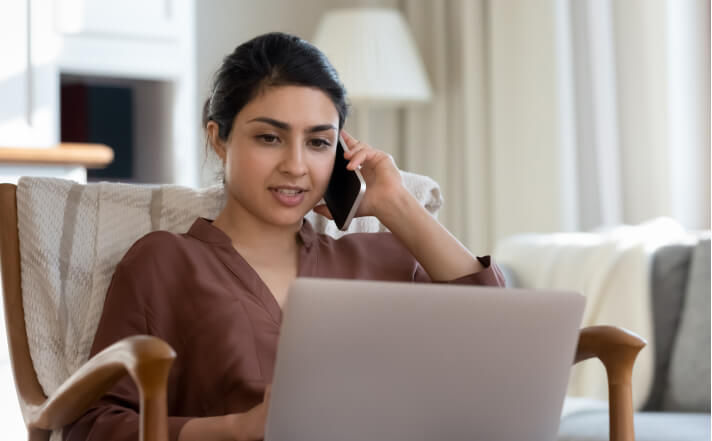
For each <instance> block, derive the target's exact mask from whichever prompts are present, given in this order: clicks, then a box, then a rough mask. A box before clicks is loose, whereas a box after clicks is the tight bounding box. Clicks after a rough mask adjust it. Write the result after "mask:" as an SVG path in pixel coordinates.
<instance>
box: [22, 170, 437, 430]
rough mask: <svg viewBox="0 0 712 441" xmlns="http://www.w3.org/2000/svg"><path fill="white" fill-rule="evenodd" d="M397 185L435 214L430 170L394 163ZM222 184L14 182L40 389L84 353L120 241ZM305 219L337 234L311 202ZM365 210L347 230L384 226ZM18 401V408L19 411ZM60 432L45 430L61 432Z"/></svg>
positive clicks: (180, 226)
mask: <svg viewBox="0 0 712 441" xmlns="http://www.w3.org/2000/svg"><path fill="white" fill-rule="evenodd" d="M402 175H403V180H404V184H405V185H406V188H408V190H409V191H410V192H411V193H412V194H414V196H415V197H416V198H417V199H418V201H419V202H420V203H421V204H422V205H423V206H425V207H426V209H428V211H429V212H430V213H431V214H433V215H436V214H437V211H438V209H439V208H440V205H441V204H442V199H441V196H440V188H439V186H438V184H437V183H436V182H435V181H433V180H432V179H430V178H428V177H425V176H420V175H416V174H412V173H407V172H402ZM224 201H225V196H224V193H223V188H222V186H221V185H218V186H213V187H210V188H205V189H201V190H194V189H190V188H186V187H180V186H175V185H163V186H146V185H130V184H114V183H105V182H102V183H98V184H86V185H81V184H77V183H75V182H72V181H68V180H62V179H55V178H30V177H23V178H21V179H20V180H19V182H18V188H17V203H18V225H19V236H20V255H21V266H22V274H21V282H22V291H23V306H24V309H25V324H26V327H27V337H28V341H29V343H30V345H29V346H30V355H31V357H32V362H33V365H34V368H35V371H36V372H37V378H38V380H39V383H40V385H41V386H42V389H43V390H44V392H45V394H47V395H49V394H51V393H52V392H54V391H55V390H56V389H57V388H58V387H59V386H60V385H61V384H62V382H63V381H64V380H65V379H66V378H68V377H69V376H70V375H71V374H72V373H73V372H74V371H75V370H76V369H78V368H79V367H80V366H81V365H82V364H83V363H84V362H85V361H86V360H87V359H88V356H89V351H90V349H91V345H92V342H93V339H94V334H95V332H96V328H97V326H98V323H99V319H100V316H101V311H102V309H103V305H104V298H105V295H106V291H107V289H108V287H109V283H110V282H111V278H112V276H113V273H114V268H115V267H116V264H117V263H118V262H119V260H121V258H122V257H123V255H124V254H125V253H126V251H127V250H128V248H129V247H130V246H131V245H132V244H133V243H134V242H135V241H136V240H137V239H139V238H141V237H142V236H144V235H145V234H147V233H149V232H151V231H153V230H159V229H160V230H168V231H172V232H178V233H182V232H185V231H187V230H188V229H189V228H190V226H191V224H192V223H193V221H194V220H195V219H196V218H197V217H198V216H202V217H206V218H214V217H215V216H216V215H217V214H218V213H219V211H220V210H221V208H222V207H223V206H224ZM307 218H308V219H309V220H310V222H311V223H312V224H313V225H314V229H315V230H316V231H319V232H325V233H327V234H331V235H333V236H339V235H341V234H344V233H343V232H341V231H339V230H338V229H337V228H336V226H335V225H334V224H333V222H330V221H328V220H327V219H326V218H323V217H322V216H319V215H317V214H315V213H313V212H310V213H309V214H308V215H307ZM383 230H385V228H384V227H383V225H381V224H380V223H379V222H378V220H377V219H376V218H374V217H371V218H359V219H356V220H355V221H354V222H352V224H351V226H350V227H349V230H348V232H349V233H351V232H357V231H358V232H361V231H367V232H370V231H383ZM24 412H25V409H23V413H24ZM60 433H61V432H59V431H57V432H56V433H54V434H53V436H52V439H53V440H55V439H61V438H60V435H59V434H60Z"/></svg>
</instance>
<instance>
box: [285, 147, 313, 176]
mask: <svg viewBox="0 0 712 441" xmlns="http://www.w3.org/2000/svg"><path fill="white" fill-rule="evenodd" d="M279 171H280V172H281V173H283V174H287V175H292V176H304V175H305V174H306V173H307V164H306V162H305V158H304V149H303V148H302V147H301V143H299V142H293V143H291V144H290V145H289V146H288V147H287V148H286V149H284V156H283V157H282V162H281V163H280V164H279Z"/></svg>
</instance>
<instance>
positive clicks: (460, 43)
mask: <svg viewBox="0 0 712 441" xmlns="http://www.w3.org/2000/svg"><path fill="white" fill-rule="evenodd" d="M399 7H400V8H401V10H402V11H403V13H404V16H405V17H406V20H407V21H408V22H409V24H410V26H411V30H412V32H413V34H414V36H415V39H416V41H417V44H418V47H419V50H420V52H421V56H422V57H423V60H424V62H425V65H426V68H427V70H428V74H429V76H430V80H431V83H432V85H433V91H434V97H433V100H432V101H431V102H430V103H428V104H427V105H424V106H421V107H415V108H408V109H405V110H402V111H400V116H398V117H393V116H392V115H391V116H390V118H391V120H389V119H388V118H378V119H380V120H382V121H381V122H383V121H388V124H390V127H399V128H400V131H399V132H398V133H397V134H396V135H393V136H392V138H391V139H389V142H392V143H394V144H395V145H396V147H394V148H393V150H394V156H395V157H396V159H397V160H398V162H399V165H400V166H401V167H403V168H405V169H407V170H410V171H414V172H417V173H423V174H427V175H429V176H432V177H433V178H435V179H436V180H437V181H438V182H439V183H440V184H441V185H442V187H443V193H444V195H445V205H444V207H443V211H442V212H441V213H442V214H441V221H442V222H443V223H444V224H445V225H446V226H447V227H448V228H449V229H450V230H451V231H452V232H453V233H454V234H455V235H456V236H457V237H458V238H459V239H460V240H462V241H463V243H465V244H466V245H467V246H468V247H469V248H470V249H472V250H473V251H476V252H482V251H491V249H492V248H493V247H494V244H495V243H496V241H497V240H499V239H501V238H502V237H505V236H508V235H511V234H515V233H520V232H532V231H533V232H551V231H579V230H589V229H592V228H596V227H599V226H605V225H615V224H620V223H639V222H642V221H644V220H647V219H650V218H654V217H657V216H670V217H673V218H675V219H676V220H678V221H679V222H680V223H682V225H683V226H685V227H687V228H691V229H702V228H709V225H710V186H709V183H710V166H709V163H710V127H709V121H710V104H709V96H710V89H709V76H710V70H709V62H710V58H709V56H710V46H709V44H710V40H709V32H710V28H709V0H630V1H626V2H616V1H613V0H540V1H536V2H533V1H531V0H496V1H494V0H401V1H400V3H399ZM394 114H395V113H394ZM372 120H373V119H372Z"/></svg>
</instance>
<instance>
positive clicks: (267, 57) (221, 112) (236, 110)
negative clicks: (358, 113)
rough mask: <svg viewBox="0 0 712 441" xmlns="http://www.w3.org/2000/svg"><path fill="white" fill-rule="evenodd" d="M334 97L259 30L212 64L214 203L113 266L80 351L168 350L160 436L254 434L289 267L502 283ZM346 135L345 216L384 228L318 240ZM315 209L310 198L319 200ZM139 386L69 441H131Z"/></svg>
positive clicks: (314, 59)
mask: <svg viewBox="0 0 712 441" xmlns="http://www.w3.org/2000/svg"><path fill="white" fill-rule="evenodd" d="M346 113H347V106H346V101H345V91H344V89H343V87H342V85H341V84H340V83H339V80H338V77H337V75H336V72H335V71H334V69H333V67H332V66H331V65H330V64H329V62H328V60H327V59H326V58H325V57H324V55H323V54H322V53H321V52H319V50H318V49H316V48H315V47H313V46H312V45H310V44H309V43H307V42H305V41H303V40H301V39H299V38H297V37H294V36H290V35H286V34H281V33H271V34H266V35H262V36H259V37H257V38H255V39H253V40H251V41H248V42H246V43H244V44H242V45H240V46H239V47H237V49H235V51H234V52H233V53H232V54H230V55H228V56H227V57H226V58H225V59H224V62H223V65H222V66H221V68H220V69H219V70H218V72H217V73H216V76H215V80H214V87H213V90H212V94H211V97H210V98H209V99H208V100H207V102H206V104H205V107H204V112H203V125H204V128H205V131H206V135H207V140H208V144H209V145H210V146H211V147H212V149H213V150H214V151H215V153H216V154H217V155H218V157H219V158H220V160H221V161H222V163H223V166H224V172H225V175H224V176H225V177H224V180H223V181H224V184H225V191H226V195H227V198H226V205H225V207H224V209H223V210H222V212H220V214H219V215H218V216H217V217H216V218H215V220H213V221H211V220H208V219H203V218H199V219H197V220H196V221H195V223H194V224H193V226H192V227H191V228H190V230H189V231H188V232H187V233H185V234H172V233H168V232H161V231H159V232H153V233H150V234H148V235H146V236H144V237H143V238H141V239H140V240H139V241H137V242H136V243H135V244H134V245H133V246H132V247H131V249H130V250H129V251H128V252H127V253H126V255H125V256H124V257H123V259H122V260H121V262H120V263H119V265H118V266H117V268H116V272H115V274H114V277H113V279H112V283H111V286H110V288H109V291H108V293H107V296H106V301H105V305H104V311H103V314H102V318H101V321H100V323H99V327H98V330H97V333H96V336H95V340H94V344H93V346H92V350H91V354H92V355H93V354H95V353H97V352H99V351H101V350H102V349H103V348H105V347H106V346H108V345H110V344H112V343H114V342H115V341H117V340H119V339H121V338H124V337H127V336H130V335H135V334H151V335H155V336H158V337H160V338H162V339H164V340H165V341H167V342H168V343H169V344H170V345H171V346H172V347H173V348H174V349H175V350H176V353H177V354H178V355H177V358H176V360H175V362H174V365H173V368H172V370H171V373H170V377H169V381H168V412H169V436H170V438H171V440H180V441H188V440H210V439H215V440H218V439H219V440H223V439H224V440H259V439H262V438H263V436H264V427H265V419H266V413H267V407H268V402H269V384H270V383H271V381H272V374H273V369H274V360H275V355H276V348H277V338H278V333H279V325H280V322H281V308H282V306H283V305H284V303H285V301H286V297H287V288H288V286H289V284H290V283H291V282H292V281H293V280H294V279H295V278H296V277H297V276H309V277H338V278H355V279H374V280H400V281H419V282H431V281H437V282H454V283H463V284H488V285H499V284H502V278H501V275H500V274H499V272H498V270H497V268H496V267H495V266H494V265H490V262H489V258H487V257H485V258H475V257H473V256H472V255H471V254H470V253H469V252H468V251H467V249H466V248H464V247H463V246H462V245H461V244H460V243H459V242H458V241H457V240H456V239H455V238H454V237H453V236H452V235H451V234H450V233H449V232H448V231H447V230H445V229H444V228H443V227H442V226H441V225H440V224H438V222H437V221H436V220H435V219H434V218H433V217H432V216H431V215H430V214H429V213H428V212H427V211H426V210H425V209H424V208H423V207H421V206H420V204H419V203H418V202H417V201H416V200H415V198H414V197H413V196H411V195H410V194H409V193H408V191H406V189H405V188H404V187H403V185H402V182H401V178H400V174H399V173H398V169H397V168H396V166H395V164H394V162H393V160H392V158H391V157H390V156H388V155H386V154H385V153H383V152H381V151H378V150H376V149H374V148H372V147H371V146H369V145H367V144H366V143H364V142H361V141H358V140H356V139H354V138H353V137H351V136H349V135H348V134H347V133H346V132H343V131H342V128H343V126H344V122H345V119H346ZM339 133H342V135H343V137H344V139H345V141H346V143H347V145H348V147H349V149H350V152H349V153H347V154H346V155H345V157H346V158H347V159H348V160H349V164H348V168H351V169H355V168H357V167H361V172H362V173H363V176H364V178H365V180H366V183H367V191H366V194H365V196H364V198H363V201H362V203H361V205H360V207H359V210H358V213H357V215H359V216H376V217H377V218H378V219H379V220H380V221H381V222H382V223H383V224H384V225H385V226H386V227H388V228H389V229H390V230H391V232H392V233H374V234H351V235H347V236H345V237H344V238H341V239H339V240H334V239H332V238H330V237H327V236H324V235H320V234H316V233H315V232H314V231H313V229H312V228H311V226H310V224H309V222H307V221H306V220H305V219H304V215H305V214H306V213H307V212H308V211H309V210H311V209H312V208H314V209H315V211H317V212H318V213H320V214H322V215H325V216H330V214H329V212H328V209H327V208H326V207H325V206H323V205H319V206H316V205H317V204H318V203H319V201H320V200H321V199H322V196H323V194H324V192H325V190H326V186H327V183H328V181H329V177H330V173H331V170H332V167H333V164H334V158H335V154H336V153H335V146H336V142H337V139H338V136H339ZM315 206H316V208H315ZM137 401H138V397H137V392H136V389H135V386H134V385H133V383H132V381H131V380H130V379H129V378H128V377H126V378H124V379H122V380H121V381H120V382H119V383H117V385H116V386H115V387H114V388H112V389H111V391H110V392H109V393H108V394H107V395H105V396H104V397H103V398H102V399H101V400H100V401H99V402H98V403H97V404H96V405H94V406H93V407H92V408H90V409H89V410H88V411H87V412H86V413H85V414H84V415H83V416H82V417H81V418H80V419H79V420H78V421H77V422H75V423H74V424H73V425H72V426H68V427H67V428H66V429H65V439H68V440H72V441H73V440H85V439H96V440H135V439H137V438H136V436H137V429H138V427H137V426H138V423H137V421H138V420H137V411H138V406H137Z"/></svg>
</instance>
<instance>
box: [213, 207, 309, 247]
mask: <svg viewBox="0 0 712 441" xmlns="http://www.w3.org/2000/svg"><path fill="white" fill-rule="evenodd" d="M230 205H231V204H229V203H228V205H226V206H225V208H224V209H223V211H222V212H220V214H219V215H218V216H217V217H216V218H215V220H214V221H213V225H214V226H216V227H218V228H219V229H221V230H222V231H223V232H224V233H225V234H227V235H228V237H229V238H230V239H231V240H232V245H233V246H234V247H235V248H236V249H237V250H238V251H240V252H248V253H249V254H252V255H255V254H267V255H271V256H275V255H280V254H275V253H282V252H289V251H294V250H296V249H297V248H298V242H297V233H298V232H299V230H300V228H301V222H300V223H299V224H295V225H290V226H280V225H271V224H267V223H265V222H262V221H260V220H259V219H257V218H255V217H254V216H252V215H250V214H249V213H246V212H244V210H241V209H239V208H236V207H231V206H230ZM282 255H285V254H282Z"/></svg>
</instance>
